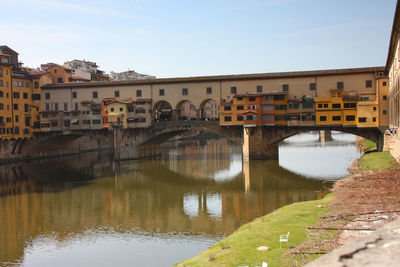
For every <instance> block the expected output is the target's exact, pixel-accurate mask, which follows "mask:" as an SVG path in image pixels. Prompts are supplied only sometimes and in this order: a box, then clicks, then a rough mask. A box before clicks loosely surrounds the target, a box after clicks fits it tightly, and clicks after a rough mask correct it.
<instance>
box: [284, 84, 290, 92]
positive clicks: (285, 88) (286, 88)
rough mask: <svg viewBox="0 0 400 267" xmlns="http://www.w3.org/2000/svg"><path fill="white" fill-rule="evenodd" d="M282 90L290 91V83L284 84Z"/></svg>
mask: <svg viewBox="0 0 400 267" xmlns="http://www.w3.org/2000/svg"><path fill="white" fill-rule="evenodd" d="M282 91H283V92H289V84H282Z"/></svg>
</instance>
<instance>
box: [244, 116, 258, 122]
mask: <svg viewBox="0 0 400 267" xmlns="http://www.w3.org/2000/svg"><path fill="white" fill-rule="evenodd" d="M246 120H248V121H255V120H257V116H256V115H247V116H246Z"/></svg>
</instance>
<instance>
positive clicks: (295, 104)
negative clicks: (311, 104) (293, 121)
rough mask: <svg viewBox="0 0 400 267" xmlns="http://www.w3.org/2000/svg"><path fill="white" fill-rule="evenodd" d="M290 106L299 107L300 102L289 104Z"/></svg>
mask: <svg viewBox="0 0 400 267" xmlns="http://www.w3.org/2000/svg"><path fill="white" fill-rule="evenodd" d="M289 108H292V109H297V108H299V104H298V103H293V104H289Z"/></svg>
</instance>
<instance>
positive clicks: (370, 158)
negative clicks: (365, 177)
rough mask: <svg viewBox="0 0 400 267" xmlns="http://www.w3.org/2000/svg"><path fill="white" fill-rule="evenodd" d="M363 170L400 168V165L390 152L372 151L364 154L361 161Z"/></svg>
mask: <svg viewBox="0 0 400 267" xmlns="http://www.w3.org/2000/svg"><path fill="white" fill-rule="evenodd" d="M359 164H360V170H361V171H373V172H377V171H383V170H389V169H400V165H399V164H398V163H397V162H396V160H395V159H394V158H393V157H392V155H391V154H390V153H389V152H372V153H368V154H364V155H363V156H362V157H361V158H360V161H359Z"/></svg>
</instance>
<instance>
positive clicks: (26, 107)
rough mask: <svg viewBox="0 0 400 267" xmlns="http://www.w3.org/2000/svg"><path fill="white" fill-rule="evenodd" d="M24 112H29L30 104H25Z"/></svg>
mask: <svg viewBox="0 0 400 267" xmlns="http://www.w3.org/2000/svg"><path fill="white" fill-rule="evenodd" d="M24 111H25V112H29V106H28V104H24Z"/></svg>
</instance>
